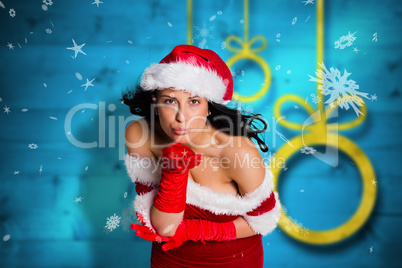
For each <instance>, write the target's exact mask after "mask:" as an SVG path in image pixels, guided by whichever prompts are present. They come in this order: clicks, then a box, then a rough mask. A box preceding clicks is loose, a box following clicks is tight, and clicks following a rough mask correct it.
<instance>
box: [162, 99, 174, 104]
mask: <svg viewBox="0 0 402 268" xmlns="http://www.w3.org/2000/svg"><path fill="white" fill-rule="evenodd" d="M169 101H172V102H169ZM173 101H174V100H172V99H167V100H165V101H164V102H163V103H167V104H172V103H173Z"/></svg>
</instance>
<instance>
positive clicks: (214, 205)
mask: <svg viewBox="0 0 402 268" xmlns="http://www.w3.org/2000/svg"><path fill="white" fill-rule="evenodd" d="M265 170H266V172H265V177H264V180H263V182H262V183H261V184H260V186H258V187H257V188H256V189H254V191H252V192H249V193H247V194H245V195H244V196H241V195H237V196H234V195H231V194H224V193H219V192H215V191H212V190H211V189H210V188H208V187H205V186H202V185H200V184H198V183H196V182H194V181H193V180H191V179H190V180H189V181H188V185H187V203H188V204H191V205H193V206H196V207H198V208H202V209H205V210H209V211H211V212H213V213H214V214H216V215H221V214H225V215H243V214H246V213H247V212H249V211H252V210H253V209H255V208H257V207H258V206H259V205H261V203H262V202H263V201H264V200H265V199H266V198H267V197H269V196H270V194H271V192H272V189H273V181H272V177H273V174H272V171H271V170H270V169H269V167H268V166H266V169H265Z"/></svg>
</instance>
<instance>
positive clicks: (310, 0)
mask: <svg viewBox="0 0 402 268" xmlns="http://www.w3.org/2000/svg"><path fill="white" fill-rule="evenodd" d="M302 3H305V4H304V5H307V4H313V5H314V0H307V1H302Z"/></svg>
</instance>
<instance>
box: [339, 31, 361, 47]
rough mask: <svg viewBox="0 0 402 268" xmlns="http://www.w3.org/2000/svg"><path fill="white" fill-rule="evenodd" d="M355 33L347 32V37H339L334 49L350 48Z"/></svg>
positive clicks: (354, 38)
mask: <svg viewBox="0 0 402 268" xmlns="http://www.w3.org/2000/svg"><path fill="white" fill-rule="evenodd" d="M355 33H357V32H354V33H353V34H350V31H349V33H348V35H344V36H341V37H340V38H339V40H337V41H335V48H339V49H344V48H345V47H350V46H351V45H352V44H353V42H354V41H355V40H356V38H357V37H355V36H354V34H355Z"/></svg>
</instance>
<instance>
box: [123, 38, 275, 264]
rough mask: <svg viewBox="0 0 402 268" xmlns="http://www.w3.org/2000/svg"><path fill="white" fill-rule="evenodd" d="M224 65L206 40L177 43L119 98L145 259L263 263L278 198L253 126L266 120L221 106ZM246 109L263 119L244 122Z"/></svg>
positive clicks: (227, 89)
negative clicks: (129, 118) (148, 249)
mask: <svg viewBox="0 0 402 268" xmlns="http://www.w3.org/2000/svg"><path fill="white" fill-rule="evenodd" d="M232 94H233V78H232V75H231V73H230V70H229V68H228V67H227V65H226V64H225V63H224V62H223V61H222V59H221V58H220V57H219V56H218V55H217V54H216V53H215V52H213V51H212V50H208V49H201V48H198V47H195V46H191V45H178V46H176V47H175V48H174V49H173V50H172V52H170V53H169V54H168V55H167V56H166V57H164V58H163V59H162V60H161V61H160V62H159V64H152V65H151V66H150V67H149V68H147V69H146V70H145V71H144V73H143V75H142V79H141V84H140V85H138V86H137V91H136V92H131V91H128V92H126V93H124V94H123V98H122V100H123V101H124V103H125V104H127V105H128V106H129V107H130V111H131V113H132V114H135V115H139V116H143V117H144V118H141V119H138V120H135V121H133V122H131V123H130V124H129V125H128V126H127V128H126V132H125V139H126V147H127V152H128V154H127V155H126V158H125V164H126V167H127V171H128V174H129V176H130V177H131V179H132V181H133V182H135V183H136V191H137V197H136V198H135V200H134V208H135V210H136V213H137V218H138V219H139V220H140V221H141V223H142V225H138V224H133V225H132V229H133V230H136V231H137V232H136V234H137V235H138V236H140V237H142V238H144V239H147V240H150V241H153V242H152V254H151V266H152V267H197V266H204V267H205V266H208V267H209V266H212V267H213V266H220V267H262V266H263V247H262V236H263V235H267V234H268V233H270V232H272V231H273V230H274V229H275V227H276V225H277V222H278V220H279V216H280V208H281V206H280V202H279V199H278V194H277V192H274V191H273V182H272V173H271V171H270V170H269V168H268V167H267V165H265V163H264V161H263V159H262V157H261V154H260V153H259V150H258V148H256V146H255V145H254V143H253V142H252V140H251V139H250V138H254V139H255V140H256V141H257V142H258V144H259V146H260V148H261V150H262V151H264V152H266V151H267V150H268V148H267V146H266V145H265V143H264V142H263V141H262V140H261V139H260V138H259V137H258V136H257V134H258V133H260V132H263V131H265V129H266V127H267V125H266V123H265V122H264V121H263V120H262V119H261V118H259V117H258V115H254V116H246V115H243V114H241V112H240V111H238V110H237V109H231V108H228V107H226V106H225V104H227V103H228V102H229V101H230V100H231V99H232ZM253 119H259V120H260V121H262V122H263V123H264V125H265V128H264V129H263V130H253V129H252V128H251V126H252V124H251V123H252V121H253Z"/></svg>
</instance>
